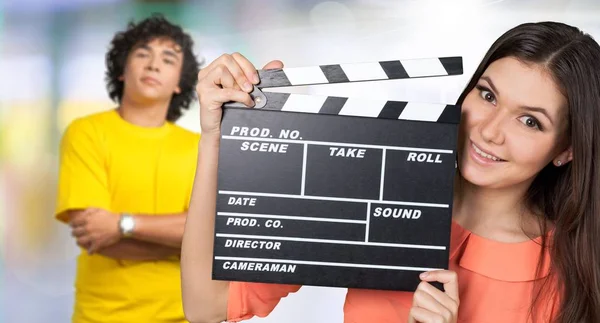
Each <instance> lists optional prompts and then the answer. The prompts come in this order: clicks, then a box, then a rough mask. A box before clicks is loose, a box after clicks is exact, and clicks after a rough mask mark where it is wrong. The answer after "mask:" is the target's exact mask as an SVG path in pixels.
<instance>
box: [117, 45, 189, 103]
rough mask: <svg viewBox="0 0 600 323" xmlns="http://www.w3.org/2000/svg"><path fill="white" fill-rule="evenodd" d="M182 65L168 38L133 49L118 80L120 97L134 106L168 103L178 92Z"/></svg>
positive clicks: (181, 55) (178, 51)
mask: <svg viewBox="0 0 600 323" xmlns="http://www.w3.org/2000/svg"><path fill="white" fill-rule="evenodd" d="M182 64H183V54H182V52H181V48H180V47H179V46H178V45H177V44H176V43H175V42H174V41H172V40H170V39H168V38H156V39H153V40H151V41H150V42H148V43H147V44H145V45H139V46H135V47H134V48H133V49H132V50H131V52H130V53H129V56H128V57H127V62H126V64H125V69H124V71H123V75H122V76H121V80H122V81H123V82H124V94H123V95H124V96H127V97H128V98H130V99H131V100H133V101H134V102H138V103H147V104H151V103H155V102H160V101H169V100H170V99H171V97H172V95H173V94H175V93H180V92H181V89H180V88H179V79H180V76H181V66H182Z"/></svg>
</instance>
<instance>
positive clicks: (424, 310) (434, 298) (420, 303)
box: [408, 270, 459, 323]
mask: <svg viewBox="0 0 600 323" xmlns="http://www.w3.org/2000/svg"><path fill="white" fill-rule="evenodd" d="M420 278H421V280H422V282H421V283H420V284H419V287H417V290H416V291H415V294H414V296H413V307H412V308H411V309H410V313H409V315H408V322H409V323H416V322H419V323H456V322H457V319H458V305H459V298H458V277H457V275H456V272H454V271H450V270H435V271H429V272H425V273H423V274H421V276H420ZM434 281H437V282H440V283H442V284H444V290H445V292H442V291H441V290H439V289H437V288H435V287H433V286H432V285H431V284H429V283H428V282H434Z"/></svg>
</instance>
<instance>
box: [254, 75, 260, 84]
mask: <svg viewBox="0 0 600 323" xmlns="http://www.w3.org/2000/svg"><path fill="white" fill-rule="evenodd" d="M258 82H260V80H259V79H258V74H252V83H254V84H258Z"/></svg>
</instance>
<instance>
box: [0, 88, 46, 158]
mask: <svg viewBox="0 0 600 323" xmlns="http://www.w3.org/2000/svg"><path fill="white" fill-rule="evenodd" d="M7 106H8V109H9V110H8V112H7V113H5V115H4V116H3V117H4V118H5V119H4V120H3V125H2V137H3V140H4V144H3V147H4V150H5V151H4V154H5V157H6V158H7V159H8V161H10V163H11V164H12V166H13V168H16V169H19V170H27V169H31V168H37V167H36V163H37V158H38V157H39V154H40V153H41V152H44V151H47V150H48V147H47V144H48V141H47V138H48V133H49V132H50V131H49V130H50V122H49V120H51V111H50V108H49V102H47V101H43V100H39V101H27V102H24V103H13V104H10V105H7Z"/></svg>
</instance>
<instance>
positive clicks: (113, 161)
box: [56, 16, 200, 323]
mask: <svg viewBox="0 0 600 323" xmlns="http://www.w3.org/2000/svg"><path fill="white" fill-rule="evenodd" d="M192 47H193V42H192V39H191V38H190V36H189V35H187V34H185V33H184V32H183V31H182V29H181V28H180V27H178V26H175V25H173V24H171V23H170V22H168V21H167V20H165V19H164V18H162V17H160V16H153V17H151V18H148V19H146V20H144V21H141V22H140V23H138V24H134V23H130V24H129V26H128V28H127V29H126V30H125V31H123V32H120V33H117V34H116V35H115V37H114V38H113V40H112V42H111V48H110V50H109V51H108V53H107V55H106V63H107V73H106V76H107V77H106V79H107V86H108V91H109V95H110V97H111V98H112V99H113V100H115V101H116V102H118V103H119V105H118V107H117V108H116V109H112V110H108V111H105V112H101V113H96V114H93V115H90V116H87V117H84V118H80V119H77V120H75V121H73V122H72V123H71V124H70V125H69V127H68V128H67V130H66V132H65V134H64V136H63V138H62V141H61V147H60V172H59V185H58V203H57V209H56V218H57V219H59V220H60V221H63V222H65V223H68V224H69V225H70V227H71V229H72V235H73V236H74V237H75V239H76V241H77V244H78V245H79V246H80V247H81V248H83V250H82V253H81V255H80V256H79V258H78V263H77V277H76V282H75V290H76V293H75V306H74V313H73V322H76V323H99V322H170V323H172V322H185V318H184V314H183V309H182V302H181V286H180V267H179V254H180V247H181V239H182V235H183V229H184V223H185V219H186V212H187V208H188V204H189V199H190V194H191V190H192V184H193V180H194V174H195V168H196V158H197V149H198V141H199V138H200V136H199V134H196V133H192V132H190V131H187V130H184V129H183V128H181V127H179V126H177V125H175V124H174V123H173V122H174V121H176V120H177V119H178V118H179V117H180V116H181V115H182V110H183V109H187V107H188V105H189V104H190V102H191V101H192V100H193V98H194V90H195V89H194V87H195V83H196V80H197V74H198V70H199V66H198V62H197V60H196V58H195V56H194V54H193V51H192Z"/></svg>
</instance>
